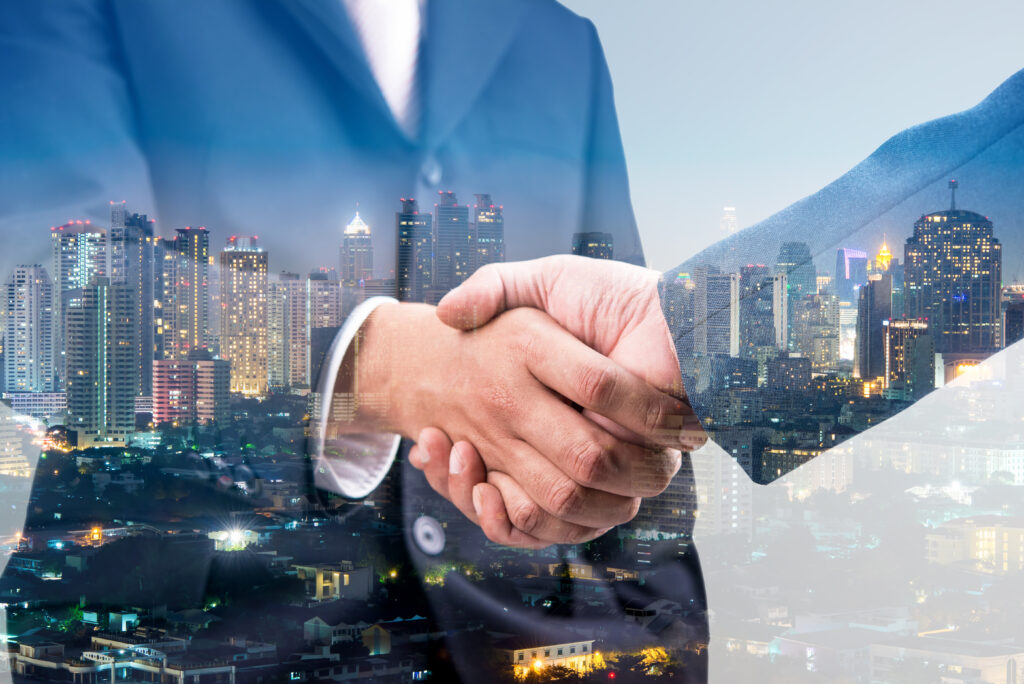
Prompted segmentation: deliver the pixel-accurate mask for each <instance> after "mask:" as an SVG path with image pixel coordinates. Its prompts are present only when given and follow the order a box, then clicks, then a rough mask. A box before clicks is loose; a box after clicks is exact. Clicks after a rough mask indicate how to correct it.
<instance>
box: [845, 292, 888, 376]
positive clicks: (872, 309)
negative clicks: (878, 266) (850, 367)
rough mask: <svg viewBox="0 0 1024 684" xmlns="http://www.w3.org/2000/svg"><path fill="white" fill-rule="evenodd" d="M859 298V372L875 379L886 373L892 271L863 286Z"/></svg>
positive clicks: (855, 359)
mask: <svg viewBox="0 0 1024 684" xmlns="http://www.w3.org/2000/svg"><path fill="white" fill-rule="evenodd" d="M859 294H860V296H859V298H858V302H857V346H856V350H855V356H854V369H855V371H856V376H857V377H859V378H862V379H864V380H874V379H875V378H879V377H882V376H883V375H884V374H885V330H884V328H883V321H885V320H887V319H890V318H892V278H891V277H890V276H889V274H886V275H884V276H882V278H881V279H879V280H872V281H870V282H868V283H867V284H866V285H864V286H863V287H861V288H860V292H859Z"/></svg>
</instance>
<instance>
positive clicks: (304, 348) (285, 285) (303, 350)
mask: <svg viewBox="0 0 1024 684" xmlns="http://www.w3.org/2000/svg"><path fill="white" fill-rule="evenodd" d="M268 287H269V291H268V295H267V378H268V382H269V383H270V387H271V388H273V389H282V388H285V387H300V386H307V385H309V379H308V376H307V368H306V364H307V359H308V350H309V333H308V330H307V321H306V283H305V282H304V281H303V280H302V279H301V278H300V277H299V274H297V273H287V272H282V273H280V274H279V275H277V276H275V277H273V278H271V280H270V283H269V286H268Z"/></svg>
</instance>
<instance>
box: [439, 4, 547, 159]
mask: <svg viewBox="0 0 1024 684" xmlns="http://www.w3.org/2000/svg"><path fill="white" fill-rule="evenodd" d="M426 2H427V12H426V22H427V23H426V27H425V28H426V33H425V39H424V43H423V46H422V52H421V53H420V78H421V88H420V93H421V97H422V105H423V109H422V112H423V119H422V123H421V138H422V144H423V145H424V146H425V147H428V148H430V147H435V146H437V145H439V144H440V143H441V142H443V141H444V139H445V138H446V137H447V136H448V135H449V134H450V133H451V132H452V130H453V129H454V128H455V126H456V125H457V124H458V123H459V121H461V120H462V118H463V117H464V116H465V115H466V113H467V111H468V110H469V108H470V107H471V106H472V105H473V103H474V102H475V101H476V99H477V98H478V97H479V96H480V93H481V91H482V90H483V89H484V86H486V85H487V82H488V81H489V80H490V78H491V75H492V74H493V73H494V70H495V69H496V68H497V67H498V64H499V62H500V60H501V58H502V56H503V55H504V54H505V51H506V50H507V49H508V46H509V44H510V43H511V42H512V39H513V38H514V37H515V35H516V33H517V32H518V30H519V25H520V22H521V20H522V18H523V15H524V14H525V11H526V8H527V7H528V6H529V4H530V3H529V2H528V1H527V0H426Z"/></svg>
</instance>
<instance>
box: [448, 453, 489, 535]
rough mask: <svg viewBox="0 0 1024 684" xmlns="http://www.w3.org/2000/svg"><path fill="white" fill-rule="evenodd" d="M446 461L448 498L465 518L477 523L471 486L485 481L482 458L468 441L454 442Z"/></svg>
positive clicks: (485, 472) (485, 470)
mask: <svg viewBox="0 0 1024 684" xmlns="http://www.w3.org/2000/svg"><path fill="white" fill-rule="evenodd" d="M448 463H449V469H448V493H449V494H450V496H449V500H450V501H451V502H452V503H453V504H455V507H456V508H458V509H459V510H460V511H462V513H463V514H464V515H465V516H466V517H467V518H469V519H470V520H472V521H473V522H475V523H478V524H479V521H478V520H477V515H476V509H475V508H474V506H473V487H475V486H476V485H478V484H480V483H481V482H486V481H487V468H486V466H485V465H484V461H483V459H482V458H480V454H479V452H477V450H476V448H475V447H474V446H473V445H472V444H470V443H469V442H456V443H455V445H454V446H453V447H452V449H451V453H450V456H449V459H448Z"/></svg>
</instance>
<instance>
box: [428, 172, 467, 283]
mask: <svg viewBox="0 0 1024 684" xmlns="http://www.w3.org/2000/svg"><path fill="white" fill-rule="evenodd" d="M438 194H439V199H440V201H439V202H438V203H437V204H435V205H434V287H435V288H437V289H439V290H442V291H447V290H451V289H452V288H454V287H457V286H458V285H461V284H462V283H463V281H465V280H466V278H468V277H469V276H470V274H471V272H472V269H473V262H474V260H475V259H474V255H473V234H472V228H471V227H470V225H469V206H468V205H465V204H462V205H460V204H459V203H458V200H457V199H456V197H455V193H454V192H451V191H448V192H444V191H441V192H439V193H438Z"/></svg>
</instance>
